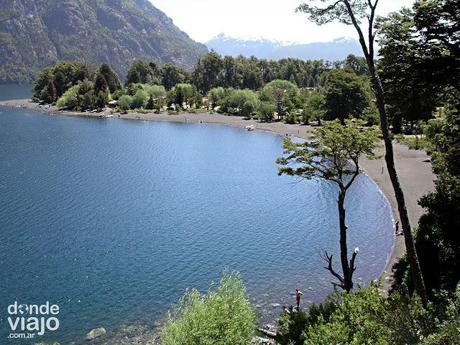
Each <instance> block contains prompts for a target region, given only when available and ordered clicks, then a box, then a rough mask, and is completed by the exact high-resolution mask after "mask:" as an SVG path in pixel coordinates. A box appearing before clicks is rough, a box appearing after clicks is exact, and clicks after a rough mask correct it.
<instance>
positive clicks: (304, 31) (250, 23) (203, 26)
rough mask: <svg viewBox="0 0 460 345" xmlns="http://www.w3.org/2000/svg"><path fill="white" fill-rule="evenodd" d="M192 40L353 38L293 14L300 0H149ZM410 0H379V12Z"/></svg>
mask: <svg viewBox="0 0 460 345" xmlns="http://www.w3.org/2000/svg"><path fill="white" fill-rule="evenodd" d="M150 1H151V2H152V3H153V5H155V6H156V7H157V8H159V9H160V10H162V11H163V12H165V13H166V14H167V15H168V16H169V17H171V18H172V19H173V20H174V23H175V24H176V25H177V26H178V27H179V28H181V29H182V30H184V31H185V32H187V33H188V34H189V35H190V36H191V37H192V38H193V39H195V40H197V41H200V42H205V41H207V40H209V39H210V38H212V37H214V36H216V35H217V34H219V33H225V34H226V35H228V36H232V37H240V38H260V37H263V38H268V39H274V40H279V41H295V42H305V43H307V42H319V41H330V40H332V39H334V38H338V37H344V36H346V37H355V33H354V31H353V29H352V28H350V27H347V26H344V25H341V24H328V25H326V26H322V27H318V26H316V25H315V24H313V23H309V22H308V21H307V20H306V17H305V15H302V14H300V13H295V8H296V7H297V6H298V5H299V4H300V3H302V1H301V0H231V1H227V0H150ZM413 2H414V1H413V0H381V1H380V5H379V7H380V10H379V13H380V14H386V13H388V12H390V11H395V10H398V9H400V8H401V7H403V6H406V7H408V6H411V5H412V3H413Z"/></svg>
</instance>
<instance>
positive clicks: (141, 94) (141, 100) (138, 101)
mask: <svg viewBox="0 0 460 345" xmlns="http://www.w3.org/2000/svg"><path fill="white" fill-rule="evenodd" d="M148 97H149V96H148V94H147V92H145V91H144V90H138V91H137V92H136V93H135V94H134V96H133V99H132V101H131V108H133V109H140V108H143V107H144V106H145V105H146V104H147V101H148Z"/></svg>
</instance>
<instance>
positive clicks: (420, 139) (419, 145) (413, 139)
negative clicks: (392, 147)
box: [394, 134, 431, 151]
mask: <svg viewBox="0 0 460 345" xmlns="http://www.w3.org/2000/svg"><path fill="white" fill-rule="evenodd" d="M394 137H395V139H396V141H397V142H398V143H400V144H404V145H407V147H409V149H410V150H427V151H428V150H429V148H430V146H431V145H430V143H429V141H428V140H427V139H426V138H425V136H423V135H403V134H397V135H395V136H394Z"/></svg>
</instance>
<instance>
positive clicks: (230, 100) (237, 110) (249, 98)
mask: <svg viewBox="0 0 460 345" xmlns="http://www.w3.org/2000/svg"><path fill="white" fill-rule="evenodd" d="M226 92H227V96H226V97H225V99H224V100H223V101H222V111H223V112H224V113H228V114H231V115H242V116H245V117H251V115H252V113H253V112H254V111H255V110H256V109H257V107H258V105H259V100H258V97H257V93H256V92H255V91H252V90H249V89H245V90H236V89H228V90H227V91H226Z"/></svg>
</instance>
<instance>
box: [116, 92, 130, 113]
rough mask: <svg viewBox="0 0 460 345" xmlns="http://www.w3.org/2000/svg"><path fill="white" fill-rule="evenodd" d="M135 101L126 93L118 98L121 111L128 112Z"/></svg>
mask: <svg viewBox="0 0 460 345" xmlns="http://www.w3.org/2000/svg"><path fill="white" fill-rule="evenodd" d="M132 101H133V99H132V97H131V96H128V95H124V96H121V97H120V99H119V100H118V108H119V109H120V111H121V112H124V113H126V112H127V111H128V110H129V109H131V102H132Z"/></svg>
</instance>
